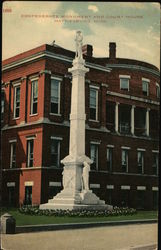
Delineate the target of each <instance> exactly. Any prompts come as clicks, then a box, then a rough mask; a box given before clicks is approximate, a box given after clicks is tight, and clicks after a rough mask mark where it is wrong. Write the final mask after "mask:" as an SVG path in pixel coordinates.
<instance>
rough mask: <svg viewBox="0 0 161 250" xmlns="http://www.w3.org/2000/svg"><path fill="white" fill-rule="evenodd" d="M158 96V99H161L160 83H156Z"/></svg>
mask: <svg viewBox="0 0 161 250" xmlns="http://www.w3.org/2000/svg"><path fill="white" fill-rule="evenodd" d="M156 96H157V98H160V86H159V84H158V83H156Z"/></svg>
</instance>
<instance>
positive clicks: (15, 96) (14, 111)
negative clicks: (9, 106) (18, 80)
mask: <svg viewBox="0 0 161 250" xmlns="http://www.w3.org/2000/svg"><path fill="white" fill-rule="evenodd" d="M13 86H14V100H13V102H14V103H13V119H19V118H20V106H19V116H18V117H15V115H16V99H17V88H20V84H14V85H13ZM20 92H21V88H20ZM20 96H21V93H20Z"/></svg>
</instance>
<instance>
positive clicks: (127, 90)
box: [120, 89, 129, 92]
mask: <svg viewBox="0 0 161 250" xmlns="http://www.w3.org/2000/svg"><path fill="white" fill-rule="evenodd" d="M120 90H122V91H126V92H129V89H120Z"/></svg>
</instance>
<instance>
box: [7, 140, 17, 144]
mask: <svg viewBox="0 0 161 250" xmlns="http://www.w3.org/2000/svg"><path fill="white" fill-rule="evenodd" d="M13 142H17V139H11V140H9V143H13Z"/></svg>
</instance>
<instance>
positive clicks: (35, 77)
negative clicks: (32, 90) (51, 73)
mask: <svg viewBox="0 0 161 250" xmlns="http://www.w3.org/2000/svg"><path fill="white" fill-rule="evenodd" d="M29 80H30V81H31V82H33V81H38V80H39V76H38V75H34V76H30V77H29Z"/></svg>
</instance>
